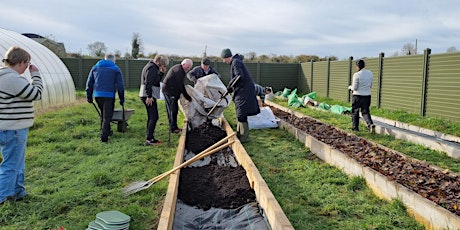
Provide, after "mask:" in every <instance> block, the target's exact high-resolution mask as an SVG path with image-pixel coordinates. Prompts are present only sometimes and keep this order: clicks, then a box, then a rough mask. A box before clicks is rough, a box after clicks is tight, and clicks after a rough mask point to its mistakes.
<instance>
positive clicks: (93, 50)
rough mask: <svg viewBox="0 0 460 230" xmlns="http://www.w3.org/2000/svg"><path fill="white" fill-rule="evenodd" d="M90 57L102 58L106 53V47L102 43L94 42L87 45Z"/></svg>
mask: <svg viewBox="0 0 460 230" xmlns="http://www.w3.org/2000/svg"><path fill="white" fill-rule="evenodd" d="M88 50H89V52H90V55H94V56H96V57H102V56H103V55H104V54H105V53H106V52H107V47H106V46H105V44H104V43H103V42H94V43H92V44H89V45H88Z"/></svg>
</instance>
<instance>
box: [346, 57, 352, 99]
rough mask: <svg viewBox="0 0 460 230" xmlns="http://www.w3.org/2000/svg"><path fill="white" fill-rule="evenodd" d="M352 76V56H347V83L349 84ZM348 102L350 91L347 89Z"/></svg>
mask: <svg viewBox="0 0 460 230" xmlns="http://www.w3.org/2000/svg"><path fill="white" fill-rule="evenodd" d="M352 77H353V56H350V57H349V58H348V85H351V79H352ZM347 102H348V103H350V102H351V91H350V90H348V101H347Z"/></svg>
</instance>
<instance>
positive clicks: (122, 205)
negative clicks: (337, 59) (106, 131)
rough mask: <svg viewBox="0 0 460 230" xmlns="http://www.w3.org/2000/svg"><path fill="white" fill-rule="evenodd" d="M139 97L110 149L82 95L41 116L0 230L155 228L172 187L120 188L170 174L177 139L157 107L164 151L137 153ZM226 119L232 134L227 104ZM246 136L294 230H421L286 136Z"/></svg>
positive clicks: (140, 149) (131, 96) (141, 130)
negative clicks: (108, 214) (112, 222)
mask: <svg viewBox="0 0 460 230" xmlns="http://www.w3.org/2000/svg"><path fill="white" fill-rule="evenodd" d="M137 93H138V92H137V91H136V90H132V91H128V92H127V100H126V103H125V106H126V108H132V109H135V114H134V115H133V116H132V117H131V118H130V119H129V120H128V123H129V127H128V131H127V132H126V133H119V132H116V131H115V130H116V125H115V124H113V125H112V128H113V129H114V131H115V132H114V135H113V136H111V137H110V139H109V144H103V143H100V142H99V134H98V127H99V120H98V114H97V112H96V111H95V109H94V108H93V106H92V105H91V104H88V103H86V101H85V100H84V97H83V94H84V92H78V95H77V96H78V98H79V102H77V103H75V104H74V105H71V106H69V107H64V108H59V109H56V110H50V111H46V112H43V113H40V114H38V115H37V116H36V121H35V125H34V127H32V128H31V129H30V133H29V140H28V149H27V158H26V181H25V185H26V187H27V190H28V192H29V197H27V198H26V199H25V200H24V201H22V202H15V203H7V204H5V205H3V206H0V213H1V215H0V229H2V230H3V229H11V230H12V229H53V228H56V229H58V228H59V227H61V226H63V227H64V228H66V229H85V228H86V227H87V226H88V223H89V222H91V221H92V220H94V219H95V217H96V214H97V213H99V212H101V211H107V210H119V211H121V212H123V213H125V214H127V215H129V216H130V217H131V222H130V229H136V230H138V229H139V230H143V229H156V226H157V222H158V218H159V214H160V212H161V208H162V202H163V199H164V196H165V193H166V189H167V181H168V180H167V179H165V180H162V181H160V182H158V183H156V184H154V185H152V186H151V187H150V188H148V189H146V190H143V191H141V192H138V193H135V194H133V195H130V196H128V197H126V198H125V197H123V196H122V193H121V189H122V188H123V187H125V186H127V185H128V184H130V183H131V182H134V181H146V180H148V179H150V178H152V177H155V176H157V175H159V174H161V173H163V172H165V171H167V170H169V169H171V168H172V166H173V162H174V157H175V153H176V147H177V144H178V139H179V136H178V135H177V134H173V135H171V146H168V144H167V143H166V142H167V139H168V126H167V117H166V111H165V105H164V102H163V101H159V106H158V108H159V110H160V111H159V113H160V120H159V122H158V124H157V130H156V137H157V138H158V139H160V140H162V141H163V142H164V143H163V144H161V145H159V146H144V145H143V143H144V139H145V125H146V124H145V122H146V121H145V120H146V115H145V114H146V113H145V109H144V108H143V104H142V103H141V101H140V100H139V98H138V97H137ZM225 116H226V118H227V120H228V121H229V123H230V124H231V125H232V126H233V127H236V119H235V109H234V107H233V104H232V105H231V106H230V107H229V108H227V109H226V110H225ZM328 116H329V115H328ZM183 118H184V117H183V115H182V114H180V115H179V118H178V120H179V121H180V122H179V125H181V124H182V122H181V121H182V120H183ZM328 119H330V120H331V121H333V120H337V121H338V123H337V124H339V125H345V124H348V123H347V122H349V120H347V122H345V120H341V118H335V117H333V118H325V120H328ZM363 135H365V134H364V133H363ZM251 138H252V141H251V142H249V143H245V144H244V146H245V148H246V150H247V152H248V153H249V154H250V155H251V157H252V159H253V161H254V163H255V164H256V166H257V167H258V169H259V171H260V173H261V174H262V176H263V178H264V179H265V180H266V182H267V184H268V186H269V187H270V189H271V190H272V192H273V194H274V195H275V197H276V198H277V200H278V201H279V203H280V205H281V206H282V208H283V210H284V211H285V213H286V215H287V217H288V218H289V220H290V221H291V223H292V224H293V226H294V227H295V228H296V229H424V228H423V226H421V225H419V224H418V223H416V222H415V221H414V220H413V219H412V218H411V217H410V216H408V214H407V213H406V211H405V208H404V206H403V205H402V204H401V203H400V202H399V201H392V202H387V201H384V200H381V199H379V198H377V197H376V196H374V195H373V194H372V192H371V191H370V189H369V188H367V187H366V186H365V183H364V180H363V179H362V178H349V177H347V176H346V175H345V174H344V173H342V172H341V171H340V170H338V169H336V168H334V167H331V166H329V165H327V164H325V163H323V162H322V161H320V160H319V159H318V158H317V157H315V156H314V155H312V154H311V153H310V151H309V150H308V149H307V148H305V147H304V146H303V144H302V143H300V142H298V141H296V140H295V138H294V137H292V136H291V135H290V134H288V133H287V132H286V131H284V130H280V129H263V130H251ZM393 141H394V140H390V139H388V141H387V142H388V143H392V142H393ZM389 147H390V146H389Z"/></svg>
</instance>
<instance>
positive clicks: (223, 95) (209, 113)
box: [206, 75, 241, 117]
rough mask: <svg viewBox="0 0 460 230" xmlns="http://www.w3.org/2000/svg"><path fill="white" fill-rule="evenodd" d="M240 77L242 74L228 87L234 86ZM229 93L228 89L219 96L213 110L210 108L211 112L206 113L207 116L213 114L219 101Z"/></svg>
mask: <svg viewBox="0 0 460 230" xmlns="http://www.w3.org/2000/svg"><path fill="white" fill-rule="evenodd" d="M240 78H241V76H240V75H238V76H237V77H236V79H235V81H233V82H232V84H231V85H230V86H229V87H228V88H231V87H233V86H234V85H235V84H236V82H237V81H238V80H240ZM227 95H228V91H227V92H225V93H224V94H222V96H221V97H220V98H219V100H218V101H217V102H216V104H214V106H213V107H212V108H211V110H209V112H208V114H207V115H206V117H209V115H211V113H212V112H214V110H215V109H216V107H217V105H219V103H220V102H221V101H222V99H224V98H225V97H226V96H227Z"/></svg>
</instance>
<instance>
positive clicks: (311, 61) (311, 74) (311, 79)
mask: <svg viewBox="0 0 460 230" xmlns="http://www.w3.org/2000/svg"><path fill="white" fill-rule="evenodd" d="M313 62H314V61H313V60H310V67H311V68H310V91H311V92H313V91H315V90H313Z"/></svg>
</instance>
